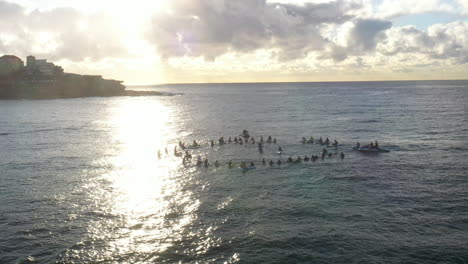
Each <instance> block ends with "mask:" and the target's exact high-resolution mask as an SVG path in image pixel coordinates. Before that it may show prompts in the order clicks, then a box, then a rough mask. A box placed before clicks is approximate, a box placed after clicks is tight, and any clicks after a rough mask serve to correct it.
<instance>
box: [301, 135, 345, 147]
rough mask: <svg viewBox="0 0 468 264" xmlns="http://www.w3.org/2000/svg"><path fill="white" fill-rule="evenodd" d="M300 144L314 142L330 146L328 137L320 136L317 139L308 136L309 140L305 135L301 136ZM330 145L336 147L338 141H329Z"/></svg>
mask: <svg viewBox="0 0 468 264" xmlns="http://www.w3.org/2000/svg"><path fill="white" fill-rule="evenodd" d="M301 142H302V144H314V143H317V144H320V145H325V146H330V143H331V141H330V139H328V137H327V138H326V139H325V140H323V139H322V137H320V138H319V139H318V140H315V139H314V137H310V138H309V140H307V139H306V138H305V137H302V140H301ZM331 145H332V146H334V147H337V146H338V141H336V139H335V140H333V143H331Z"/></svg>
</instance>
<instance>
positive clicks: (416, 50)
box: [379, 21, 468, 64]
mask: <svg viewBox="0 0 468 264" xmlns="http://www.w3.org/2000/svg"><path fill="white" fill-rule="evenodd" d="M379 51H380V52H381V53H382V54H385V55H387V56H393V55H396V54H422V55H425V56H426V57H427V59H428V60H452V61H453V62H454V63H455V64H465V63H468V22H463V21H456V22H452V23H448V24H436V25H432V26H430V27H429V28H428V30H427V31H422V30H419V29H417V28H415V27H413V26H405V27H399V28H393V29H391V30H389V32H388V40H387V42H386V43H385V44H383V45H381V46H380V50H379Z"/></svg>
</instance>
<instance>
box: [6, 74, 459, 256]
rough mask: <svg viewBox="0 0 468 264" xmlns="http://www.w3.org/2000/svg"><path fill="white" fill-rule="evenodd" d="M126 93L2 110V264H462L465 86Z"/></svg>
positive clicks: (171, 88) (21, 103) (225, 87)
mask: <svg viewBox="0 0 468 264" xmlns="http://www.w3.org/2000/svg"><path fill="white" fill-rule="evenodd" d="M134 89H140V90H157V91H164V92H168V93H171V94H173V96H153V97H113V98H81V99H63V100H37V101H32V100H18V101H0V263H6V264H8V263H468V109H467V106H468V104H467V102H468V81H424V82H349V83H263V84H262V83H260V84H259V83H246V84H209V85H207V84H193V85H162V86H147V87H143V86H140V87H134ZM243 129H247V130H248V131H249V133H250V135H252V136H254V137H255V139H256V141H257V142H258V140H259V138H260V136H263V137H264V139H265V140H266V138H267V136H269V135H271V136H272V137H273V138H276V139H277V141H278V142H277V144H276V145H275V144H266V143H265V144H264V153H263V154H260V153H259V152H258V150H257V146H256V145H255V144H243V145H239V144H225V145H218V144H215V146H214V147H213V148H212V147H210V146H209V143H210V140H215V142H216V141H217V139H218V138H219V137H221V136H224V138H225V140H227V139H228V138H229V136H231V137H232V138H234V136H239V134H240V133H241V132H242V130H243ZM311 136H313V137H315V138H316V139H318V138H319V137H323V139H325V138H327V137H328V138H329V139H330V140H334V139H336V140H337V141H338V142H339V146H338V147H337V148H334V147H328V148H327V149H328V151H329V152H330V153H332V157H330V158H328V157H327V158H325V159H323V160H322V159H319V160H317V161H315V162H310V161H308V162H302V163H299V164H286V163H285V160H286V159H287V158H288V157H289V156H291V157H293V158H294V159H296V158H297V156H301V157H304V156H305V155H307V156H309V157H310V156H311V155H320V152H321V151H322V149H323V148H324V146H322V145H319V144H302V143H301V142H300V141H301V138H302V137H306V138H307V139H308V138H309V137H311ZM193 140H197V142H199V143H201V144H202V148H199V149H194V150H191V153H192V154H193V159H192V162H191V163H188V164H187V165H186V166H184V165H183V164H182V161H181V158H180V157H175V156H174V155H173V151H174V146H176V145H177V143H178V142H179V141H182V142H185V144H186V145H187V146H188V145H190V144H191V142H193ZM375 140H377V141H378V142H379V145H380V147H381V148H384V149H387V150H390V152H388V153H379V154H373V155H370V154H363V153H360V152H355V151H353V150H352V147H353V146H354V145H355V144H356V142H358V141H359V142H360V143H361V145H364V144H368V143H370V142H371V141H375ZM216 143H217V142H216ZM278 146H281V147H282V148H283V150H284V153H283V154H282V155H279V154H278V153H277V148H278ZM165 148H167V149H168V154H166V153H165ZM158 150H160V151H161V153H162V157H161V158H160V159H158V156H157V152H158ZM341 152H343V153H344V155H345V157H344V159H341V158H340V157H339V154H340V153H341ZM335 153H337V155H335ZM198 155H200V156H202V157H203V158H207V159H208V160H209V162H210V164H211V165H210V166H209V167H208V168H205V167H203V166H202V167H197V166H195V164H194V163H195V159H196V157H197V156H198ZM262 158H265V159H266V160H267V161H269V160H273V161H275V162H276V161H277V160H278V159H281V160H282V161H283V163H282V165H280V166H278V165H276V164H275V165H273V166H269V165H268V164H266V165H262V163H261V160H262ZM230 159H231V160H232V161H233V162H234V163H235V166H236V167H235V168H231V169H230V168H228V167H227V165H226V163H227V161H228V160H230ZM215 160H218V161H219V162H220V164H221V166H220V167H218V168H215V166H213V165H212V164H213V163H214V161H215ZM241 161H248V162H250V161H253V162H254V163H255V165H256V169H253V170H248V171H243V170H241V169H240V168H238V167H237V166H238V164H239V162H241Z"/></svg>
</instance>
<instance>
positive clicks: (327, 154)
mask: <svg viewBox="0 0 468 264" xmlns="http://www.w3.org/2000/svg"><path fill="white" fill-rule="evenodd" d="M300 142H301V143H302V144H319V145H322V146H325V147H334V148H335V152H331V151H328V150H327V149H326V148H325V147H324V148H323V149H322V150H321V151H320V153H319V154H318V155H311V156H310V157H309V156H307V155H304V156H303V157H301V156H297V157H296V158H293V157H292V156H289V157H288V158H287V159H286V160H282V159H281V156H282V154H283V148H282V147H281V145H279V144H278V141H277V140H276V138H273V137H272V136H268V137H266V139H264V138H263V136H260V137H259V138H258V139H257V140H256V139H255V138H254V137H253V136H250V134H249V132H248V131H247V130H245V129H244V130H243V131H242V133H240V135H239V136H234V138H233V137H231V136H230V137H229V138H228V139H227V140H225V139H224V137H220V138H219V139H218V141H217V144H218V145H225V144H237V145H243V144H253V145H257V149H258V152H259V153H260V154H263V146H264V145H265V144H275V145H278V148H277V154H279V155H280V158H279V159H277V160H276V159H275V160H273V159H270V160H266V159H265V158H262V160H261V161H259V162H260V163H261V164H262V165H264V166H266V165H269V166H273V165H281V164H283V163H286V164H297V163H302V162H309V161H310V162H315V161H317V160H324V159H326V158H332V157H334V156H339V157H340V158H341V159H344V158H345V154H344V153H343V152H341V153H340V154H338V151H337V150H338V145H339V143H338V141H337V140H336V139H335V140H333V142H332V141H331V140H330V139H329V138H328V137H327V138H326V139H323V138H322V137H320V138H318V139H315V138H314V137H310V138H309V139H306V138H305V137H303V138H302V139H301V140H300ZM215 145H216V143H215V141H214V140H210V142H209V146H210V147H211V148H213V147H214V146H215ZM202 147H203V146H202V144H200V143H199V142H197V141H196V140H193V142H192V144H190V145H188V146H186V145H185V143H184V142H182V141H179V143H178V145H177V146H174V149H173V151H172V153H173V155H174V156H175V157H180V158H181V159H182V164H183V165H184V166H187V165H188V164H190V163H192V159H193V158H194V157H193V155H192V153H190V150H196V149H200V148H202ZM353 150H356V151H360V152H366V153H379V152H388V150H384V149H381V148H379V145H378V142H377V141H375V143H374V142H371V143H370V144H369V145H365V146H361V144H360V143H359V142H357V143H356V146H355V147H353ZM164 152H165V154H166V155H169V150H168V149H167V147H166V148H165V149H164ZM157 156H158V159H161V158H162V153H161V150H158V153H157ZM195 160H196V161H195V165H196V166H197V167H206V168H207V167H209V166H215V167H219V166H221V165H222V164H221V163H220V162H219V161H218V160H215V162H214V163H213V164H211V163H210V162H209V161H208V158H206V157H205V158H202V156H201V155H198V156H197V157H196V159H195ZM225 165H227V167H228V168H235V167H239V168H241V169H243V170H250V169H255V168H256V165H255V162H254V161H240V162H234V161H233V160H232V159H230V160H229V161H228V162H225Z"/></svg>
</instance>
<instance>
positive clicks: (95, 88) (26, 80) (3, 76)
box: [0, 55, 126, 99]
mask: <svg viewBox="0 0 468 264" xmlns="http://www.w3.org/2000/svg"><path fill="white" fill-rule="evenodd" d="M124 94H126V93H125V86H124V85H123V84H122V81H117V80H107V79H103V78H102V76H100V75H80V74H73V73H65V72H64V70H63V68H62V67H60V66H57V65H54V64H53V63H51V62H48V61H47V60H46V59H36V57H34V56H28V57H27V58H26V66H24V63H23V61H22V60H21V59H20V58H18V57H16V56H13V55H5V56H2V57H0V99H54V98H78V97H89V96H119V95H124Z"/></svg>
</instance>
